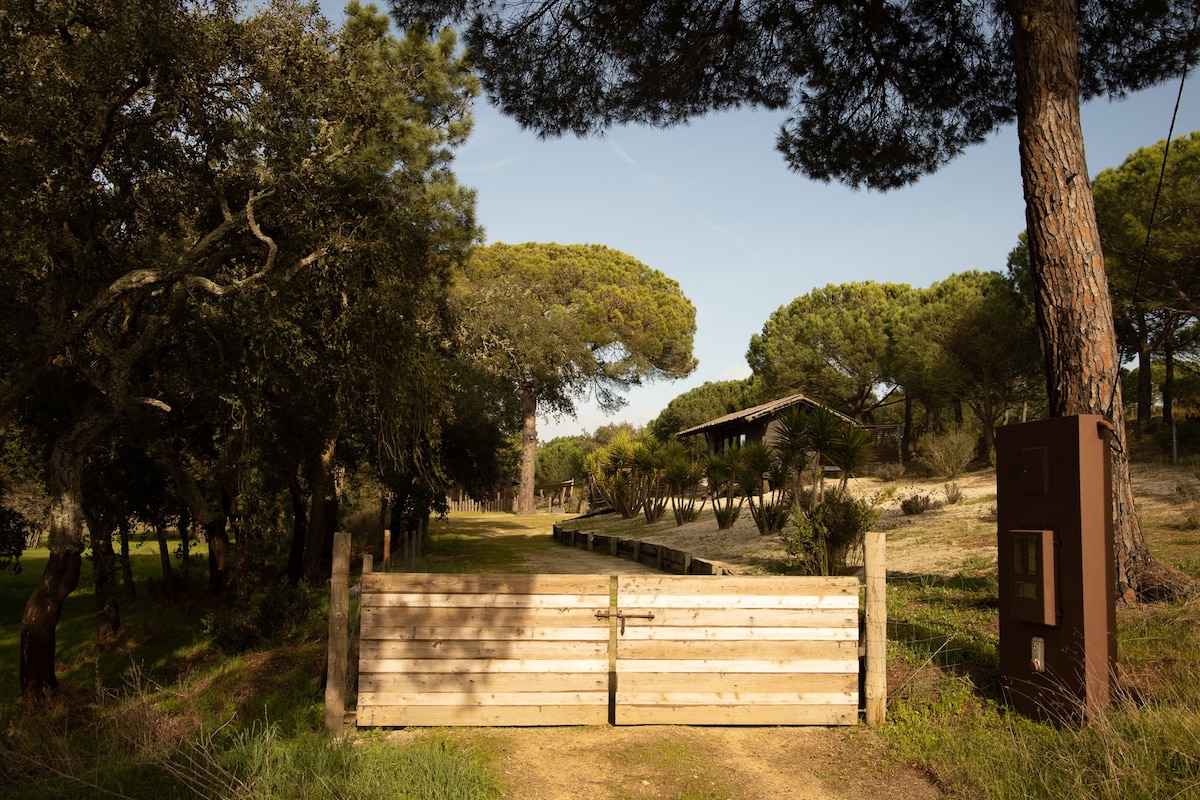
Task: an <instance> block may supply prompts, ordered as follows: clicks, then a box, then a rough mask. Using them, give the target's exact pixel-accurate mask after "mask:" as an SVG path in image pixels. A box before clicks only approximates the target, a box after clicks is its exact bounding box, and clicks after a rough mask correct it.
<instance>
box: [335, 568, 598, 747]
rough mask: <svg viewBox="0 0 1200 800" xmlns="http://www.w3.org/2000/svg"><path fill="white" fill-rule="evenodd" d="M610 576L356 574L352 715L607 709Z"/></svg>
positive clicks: (575, 713) (437, 716)
mask: <svg viewBox="0 0 1200 800" xmlns="http://www.w3.org/2000/svg"><path fill="white" fill-rule="evenodd" d="M609 605H610V578H609V577H608V576H606V575H605V576H596V575H415V574H399V573H390V574H382V575H367V576H364V581H363V597H362V615H361V634H360V641H359V672H360V676H359V696H358V713H357V719H358V723H359V724H360V725H581V724H582V725H594V724H602V723H604V722H606V721H607V720H608V705H609V678H608V671H609V663H610V658H609V642H608V639H609V629H610V625H609V622H608V620H606V619H597V617H596V611H598V610H600V611H607V610H608V609H609Z"/></svg>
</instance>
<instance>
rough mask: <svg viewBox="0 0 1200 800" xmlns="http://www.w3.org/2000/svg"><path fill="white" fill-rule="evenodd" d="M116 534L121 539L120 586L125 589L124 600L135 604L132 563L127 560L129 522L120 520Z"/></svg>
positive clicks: (135, 586)
mask: <svg viewBox="0 0 1200 800" xmlns="http://www.w3.org/2000/svg"><path fill="white" fill-rule="evenodd" d="M117 532H118V533H119V534H120V537H121V584H122V585H123V586H124V587H125V599H126V600H128V601H129V602H131V603H134V602H137V585H136V584H135V583H134V581H133V563H132V562H131V561H130V560H129V534H130V533H131V531H130V524H129V520H122V521H121V524H120V525H118V526H117Z"/></svg>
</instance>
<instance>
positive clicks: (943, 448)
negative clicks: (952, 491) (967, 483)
mask: <svg viewBox="0 0 1200 800" xmlns="http://www.w3.org/2000/svg"><path fill="white" fill-rule="evenodd" d="M973 458H975V436H974V435H972V434H971V433H970V432H969V431H966V430H964V429H962V428H959V429H958V430H953V431H949V432H948V433H944V434H942V435H941V436H925V437H922V439H921V443H920V447H919V448H918V455H917V461H918V463H920V464H921V465H922V466H924V467H925V468H926V469H928V470H929V471H930V472H932V473H933V474H934V475H936V476H937V477H939V478H957V477H958V476H959V475H960V474H962V471H963V470H965V469H966V468H967V464H970V463H971V459H973Z"/></svg>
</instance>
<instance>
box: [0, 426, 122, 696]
mask: <svg viewBox="0 0 1200 800" xmlns="http://www.w3.org/2000/svg"><path fill="white" fill-rule="evenodd" d="M106 425H107V419H106V418H104V417H102V416H98V415H92V416H88V417H86V418H85V419H83V420H80V421H79V422H77V423H76V425H75V426H74V427H73V428H72V429H71V430H70V431H69V432H67V433H65V434H63V435H62V436H60V437H59V439H58V440H57V441H56V442H55V443H54V446H53V448H52V449H51V451H50V464H49V470H48V475H47V484H48V486H47V488H48V489H49V494H50V539H49V548H50V558H49V559H48V560H47V562H46V569H45V570H44V571H43V572H42V578H41V580H40V581H38V584H37V586H35V587H34V589H33V592H32V593H30V595H29V600H28V601H26V603H25V611H24V613H23V614H22V616H21V652H20V666H19V671H20V681H21V696H22V697H23V698H24V699H25V701H26V702H27V703H38V702H41V701H42V700H44V699H46V698H47V697H49V696H51V695H53V694H54V693H55V692H56V691H57V690H58V678H57V677H55V674H54V660H55V659H54V653H55V646H56V645H55V638H56V631H57V628H58V620H59V617H60V616H61V615H62V604H63V602H64V601H65V600H66V599H67V597H68V596H69V595H70V594H71V592H73V591H75V587H76V586H77V585H78V584H79V570H80V566H81V565H82V563H83V555H82V554H83V463H84V461H85V459H86V458H87V451H88V449H89V448H90V447H91V445H92V443H93V442H94V441H95V440H96V437H97V436H99V435H100V433H101V432H102V431H103V430H104V428H105V427H106Z"/></svg>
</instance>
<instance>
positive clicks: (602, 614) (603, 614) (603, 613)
mask: <svg viewBox="0 0 1200 800" xmlns="http://www.w3.org/2000/svg"><path fill="white" fill-rule="evenodd" d="M611 616H612V612H611V611H608V610H606V609H602V610H600V611H597V612H596V619H608V618H609V617H611ZM617 619H619V620H621V635H622V636H624V635H625V620H627V619H654V612H653V611H647V612H646V613H644V614H627V613H625V612H624V611H618V612H617Z"/></svg>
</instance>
